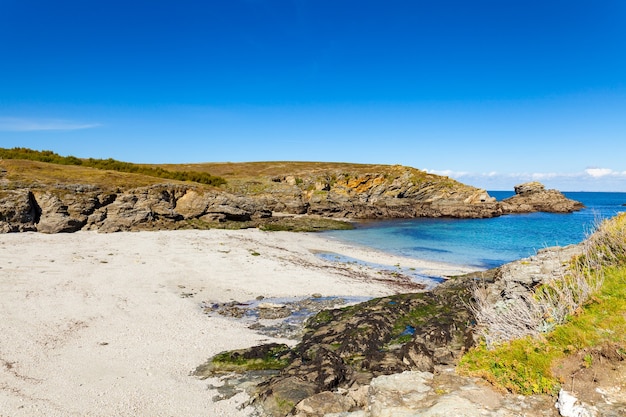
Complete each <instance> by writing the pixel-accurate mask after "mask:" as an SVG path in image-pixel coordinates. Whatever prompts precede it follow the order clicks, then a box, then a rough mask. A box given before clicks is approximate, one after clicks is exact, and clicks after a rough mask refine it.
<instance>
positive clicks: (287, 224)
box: [259, 216, 354, 232]
mask: <svg viewBox="0 0 626 417" xmlns="http://www.w3.org/2000/svg"><path fill="white" fill-rule="evenodd" d="M353 228H354V226H353V225H352V223H349V222H345V221H341V220H334V219H325V218H322V217H313V216H303V217H277V218H271V219H267V220H266V221H265V222H264V223H262V224H260V225H259V229H261V230H265V231H268V232H280V231H286V232H319V231H322V230H351V229H353Z"/></svg>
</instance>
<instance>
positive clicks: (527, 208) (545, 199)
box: [501, 181, 585, 213]
mask: <svg viewBox="0 0 626 417" xmlns="http://www.w3.org/2000/svg"><path fill="white" fill-rule="evenodd" d="M501 205H502V211H503V212H504V213H531V212H535V211H544V212H549V213H571V212H572V211H578V210H581V209H582V208H584V207H585V206H584V205H583V204H582V203H580V202H578V201H574V200H571V199H569V198H567V197H565V196H564V195H563V194H562V193H561V192H559V191H557V190H546V189H545V187H544V185H543V184H541V183H539V182H536V181H535V182H529V183H525V184H520V185H516V186H515V195H514V196H513V197H509V198H507V199H505V200H503V201H502V202H501Z"/></svg>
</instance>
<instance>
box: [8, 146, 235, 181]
mask: <svg viewBox="0 0 626 417" xmlns="http://www.w3.org/2000/svg"><path fill="white" fill-rule="evenodd" d="M2 158H4V159H26V160H30V161H39V162H47V163H52V164H59V165H81V166H85V167H89V168H96V169H103V170H110V171H118V172H127V173H131V174H141V175H148V176H151V177H157V178H166V179H170V180H178V181H192V182H197V183H200V184H206V185H213V186H220V185H223V184H226V180H225V179H224V178H221V177H216V176H214V175H211V174H209V173H207V172H196V171H168V170H165V169H163V168H161V167H156V168H153V167H148V166H143V165H137V164H133V163H130V162H121V161H116V160H115V159H112V158H108V159H94V158H89V159H79V158H77V157H75V156H61V155H58V154H56V153H54V152H52V151H34V150H32V149H28V148H13V149H4V148H0V159H2Z"/></svg>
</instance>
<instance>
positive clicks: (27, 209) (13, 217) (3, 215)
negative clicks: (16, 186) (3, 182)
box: [0, 190, 39, 233]
mask: <svg viewBox="0 0 626 417" xmlns="http://www.w3.org/2000/svg"><path fill="white" fill-rule="evenodd" d="M38 221H39V209H38V207H37V203H36V202H35V198H34V196H33V194H32V193H31V192H30V191H29V190H15V191H14V190H7V191H2V190H0V232H1V233H8V232H31V231H35V230H37V228H36V227H35V224H36V223H37V222H38Z"/></svg>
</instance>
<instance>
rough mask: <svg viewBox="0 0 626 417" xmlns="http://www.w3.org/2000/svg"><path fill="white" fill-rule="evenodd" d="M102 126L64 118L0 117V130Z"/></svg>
mask: <svg viewBox="0 0 626 417" xmlns="http://www.w3.org/2000/svg"><path fill="white" fill-rule="evenodd" d="M99 126H102V125H101V124H100V123H83V122H76V121H73V120H65V119H30V118H19V117H0V131H9V132H36V131H45V130H81V129H92V128H95V127H99Z"/></svg>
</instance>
